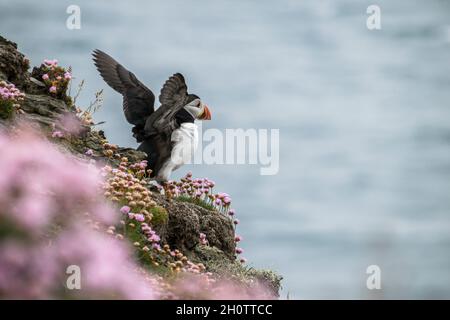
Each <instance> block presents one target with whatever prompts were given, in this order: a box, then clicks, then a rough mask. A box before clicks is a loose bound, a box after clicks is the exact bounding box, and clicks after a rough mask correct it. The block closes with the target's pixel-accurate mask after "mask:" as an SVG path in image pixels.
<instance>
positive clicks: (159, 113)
mask: <svg viewBox="0 0 450 320" xmlns="http://www.w3.org/2000/svg"><path fill="white" fill-rule="evenodd" d="M187 99H188V92H187V85H186V82H185V80H184V77H183V75H182V74H181V73H175V74H174V75H173V76H171V77H170V78H169V80H167V81H166V82H165V83H164V86H163V88H162V89H161V94H160V95H159V101H160V102H161V107H159V108H158V110H156V111H155V112H154V113H152V114H151V116H150V117H149V118H148V119H147V122H146V123H145V133H146V135H153V134H155V133H162V132H166V133H170V132H172V131H173V130H175V129H176V126H177V124H176V121H175V118H174V117H175V114H176V113H177V112H178V111H180V110H181V108H183V107H184V106H185V105H186V103H187Z"/></svg>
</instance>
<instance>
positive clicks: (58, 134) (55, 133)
mask: <svg viewBox="0 0 450 320" xmlns="http://www.w3.org/2000/svg"><path fill="white" fill-rule="evenodd" d="M63 137H64V134H63V133H62V132H61V131H53V133H52V138H63Z"/></svg>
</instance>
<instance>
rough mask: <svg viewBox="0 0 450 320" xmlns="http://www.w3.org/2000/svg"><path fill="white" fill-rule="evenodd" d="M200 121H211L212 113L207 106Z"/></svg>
mask: <svg viewBox="0 0 450 320" xmlns="http://www.w3.org/2000/svg"><path fill="white" fill-rule="evenodd" d="M200 120H211V111H209V109H208V107H207V106H206V105H205V110H203V113H202V115H201V117H200Z"/></svg>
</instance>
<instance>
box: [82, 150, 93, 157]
mask: <svg viewBox="0 0 450 320" xmlns="http://www.w3.org/2000/svg"><path fill="white" fill-rule="evenodd" d="M84 154H85V155H87V156H88V157H92V156H93V155H94V151H92V149H87V150H86V152H85V153H84Z"/></svg>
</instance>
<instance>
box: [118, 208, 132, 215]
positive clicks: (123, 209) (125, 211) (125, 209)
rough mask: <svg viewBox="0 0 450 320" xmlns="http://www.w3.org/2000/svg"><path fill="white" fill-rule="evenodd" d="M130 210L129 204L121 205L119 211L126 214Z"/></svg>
mask: <svg viewBox="0 0 450 320" xmlns="http://www.w3.org/2000/svg"><path fill="white" fill-rule="evenodd" d="M130 211H131V208H130V207H129V206H123V207H122V208H120V212H121V213H123V214H128V213H129V212H130Z"/></svg>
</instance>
